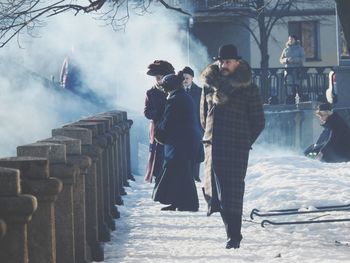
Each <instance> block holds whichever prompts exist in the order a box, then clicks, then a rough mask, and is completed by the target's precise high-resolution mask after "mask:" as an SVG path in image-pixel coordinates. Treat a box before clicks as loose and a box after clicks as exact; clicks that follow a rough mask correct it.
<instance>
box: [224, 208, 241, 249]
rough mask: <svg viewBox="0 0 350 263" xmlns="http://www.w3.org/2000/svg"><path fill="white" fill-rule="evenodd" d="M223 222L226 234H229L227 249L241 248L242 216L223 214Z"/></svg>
mask: <svg viewBox="0 0 350 263" xmlns="http://www.w3.org/2000/svg"><path fill="white" fill-rule="evenodd" d="M221 217H222V220H223V221H224V224H225V229H226V234H227V243H226V248H227V249H231V248H234V249H236V248H239V246H240V243H241V240H242V238H243V237H242V235H241V227H242V216H241V215H239V214H231V215H228V214H225V213H223V212H221Z"/></svg>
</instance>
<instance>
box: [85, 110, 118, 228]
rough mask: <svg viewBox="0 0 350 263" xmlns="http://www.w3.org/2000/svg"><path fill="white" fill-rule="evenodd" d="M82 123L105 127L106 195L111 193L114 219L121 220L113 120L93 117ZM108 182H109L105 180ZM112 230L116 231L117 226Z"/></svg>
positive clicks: (109, 203) (109, 197)
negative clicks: (117, 202)
mask: <svg viewBox="0 0 350 263" xmlns="http://www.w3.org/2000/svg"><path fill="white" fill-rule="evenodd" d="M81 121H87V122H98V123H103V124H104V127H105V132H104V133H103V137H105V138H106V139H107V146H106V149H105V151H104V152H105V155H104V158H106V159H107V161H106V162H105V165H107V166H108V167H107V169H106V170H105V171H106V176H107V177H108V185H107V184H106V183H105V185H104V187H105V188H106V187H108V189H109V191H108V192H107V193H106V194H108V193H109V196H108V199H107V197H105V200H108V206H109V211H110V213H111V215H112V216H113V218H119V217H120V213H119V211H118V208H117V206H115V203H116V202H115V199H116V197H115V196H116V191H115V185H116V183H117V182H116V177H115V165H116V164H115V157H114V155H115V153H114V143H115V141H116V136H115V135H114V134H113V132H112V125H113V119H112V118H109V117H107V116H106V117H103V116H93V117H90V118H88V119H83V120H81ZM105 181H107V180H105ZM111 229H112V230H115V225H114V226H113V228H111Z"/></svg>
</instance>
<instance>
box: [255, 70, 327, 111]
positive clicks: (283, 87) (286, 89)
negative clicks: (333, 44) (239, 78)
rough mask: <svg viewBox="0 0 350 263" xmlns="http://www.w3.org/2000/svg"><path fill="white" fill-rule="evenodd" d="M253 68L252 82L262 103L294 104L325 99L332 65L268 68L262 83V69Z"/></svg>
mask: <svg viewBox="0 0 350 263" xmlns="http://www.w3.org/2000/svg"><path fill="white" fill-rule="evenodd" d="M252 70H253V82H254V83H255V84H256V85H257V86H258V87H259V88H260V93H261V96H262V98H263V101H264V103H268V104H294V103H298V102H305V101H319V102H325V101H326V96H325V93H326V89H327V88H328V74H329V72H330V71H331V70H332V67H300V68H269V69H268V72H267V83H266V84H265V85H264V84H263V83H264V81H263V78H262V74H263V71H262V70H261V69H258V68H255V69H252Z"/></svg>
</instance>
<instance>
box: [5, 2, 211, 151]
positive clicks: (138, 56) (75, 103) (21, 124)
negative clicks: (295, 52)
mask: <svg viewBox="0 0 350 263" xmlns="http://www.w3.org/2000/svg"><path fill="white" fill-rule="evenodd" d="M148 11H149V12H148V13H146V14H144V15H142V16H140V15H136V14H135V13H132V14H131V17H130V20H129V22H128V23H127V25H126V28H125V30H124V31H114V30H113V29H112V27H111V26H106V25H105V24H104V22H103V21H100V20H96V19H93V18H92V16H91V15H77V16H74V15H73V14H72V13H67V14H61V15H58V16H55V17H51V18H50V19H49V20H47V25H46V26H45V27H42V28H38V29H37V30H36V31H35V32H36V36H37V37H35V38H32V37H29V36H26V35H21V37H20V38H19V43H20V45H21V48H20V47H19V46H18V43H17V42H16V40H15V39H14V40H13V41H12V42H10V44H9V45H7V46H5V47H4V48H2V49H0V60H1V65H2V68H3V69H4V70H1V72H0V92H1V93H0V138H1V139H0V156H1V157H5V156H9V155H13V154H14V153H15V150H16V146H18V145H21V144H25V143H31V142H34V141H35V140H38V139H44V138H46V137H49V136H50V132H51V129H53V128H56V127H59V126H61V125H62V124H63V123H65V122H69V121H74V120H78V119H79V118H80V117H81V116H86V115H90V114H94V113H97V112H99V111H100V110H101V109H99V108H97V107H93V106H92V105H91V104H89V103H86V102H82V101H81V100H79V99H77V98H76V97H75V96H73V95H72V94H70V93H63V94H61V93H60V92H56V91H55V89H54V87H53V86H50V85H48V84H47V83H50V81H51V79H52V78H53V79H54V81H56V82H57V81H58V79H59V73H60V69H61V65H62V62H63V59H64V57H65V56H66V55H69V54H70V52H71V48H72V46H74V50H75V51H74V56H75V57H76V59H77V60H78V61H79V64H80V67H81V70H82V71H83V76H84V82H85V83H88V86H89V88H91V89H92V90H93V91H94V92H95V93H96V94H98V96H100V97H101V98H103V99H105V101H106V103H105V107H106V108H108V109H116V108H124V109H126V110H127V111H129V112H133V114H140V115H142V110H143V107H144V97H145V92H146V90H147V89H149V88H150V87H151V86H152V85H153V83H154V79H153V78H152V77H150V76H147V75H146V71H147V66H148V64H150V63H152V62H153V61H154V60H156V59H165V60H168V61H169V62H171V63H172V64H173V66H174V67H175V69H176V71H177V70H180V69H182V68H183V67H184V66H187V65H188V56H187V54H188V50H187V45H186V43H187V36H188V34H187V31H186V30H187V29H186V19H188V18H187V17H185V16H183V15H181V14H179V13H177V12H174V11H171V10H166V9H165V8H164V7H159V6H154V5H153V6H151V7H150V9H149V10H148ZM191 49H192V50H189V52H190V53H192V52H193V54H196V56H191V58H192V57H195V58H196V59H197V60H196V61H190V65H189V66H191V67H193V68H194V70H195V74H196V75H197V76H198V75H199V71H200V70H201V69H202V68H203V67H204V66H205V65H206V64H207V63H208V59H207V58H208V55H207V52H206V49H205V48H204V47H203V46H202V45H201V44H199V43H198V42H196V40H195V39H192V40H191ZM18 65H20V66H18ZM195 65H202V68H195ZM19 69H21V70H19ZM24 69H27V70H29V71H31V72H33V73H34V75H29V74H25V73H23V70H24ZM8 72H12V73H11V74H8ZM36 75H37V76H36ZM35 76H36V77H35ZM42 78H44V79H46V80H48V81H47V82H45V81H43V80H42ZM43 83H45V85H43ZM141 132H143V133H146V132H147V131H146V130H143V131H141Z"/></svg>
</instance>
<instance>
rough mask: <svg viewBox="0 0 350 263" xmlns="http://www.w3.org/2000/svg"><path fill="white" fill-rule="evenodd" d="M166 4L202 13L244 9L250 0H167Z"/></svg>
mask: <svg viewBox="0 0 350 263" xmlns="http://www.w3.org/2000/svg"><path fill="white" fill-rule="evenodd" d="M166 2H167V3H168V4H169V5H171V6H174V7H181V8H186V9H192V10H194V11H204V10H208V9H210V10H213V9H214V10H215V9H218V10H223V9H234V8H245V7H247V6H248V5H249V2H250V0H192V1H191V0H185V1H180V0H168V1H166Z"/></svg>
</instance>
